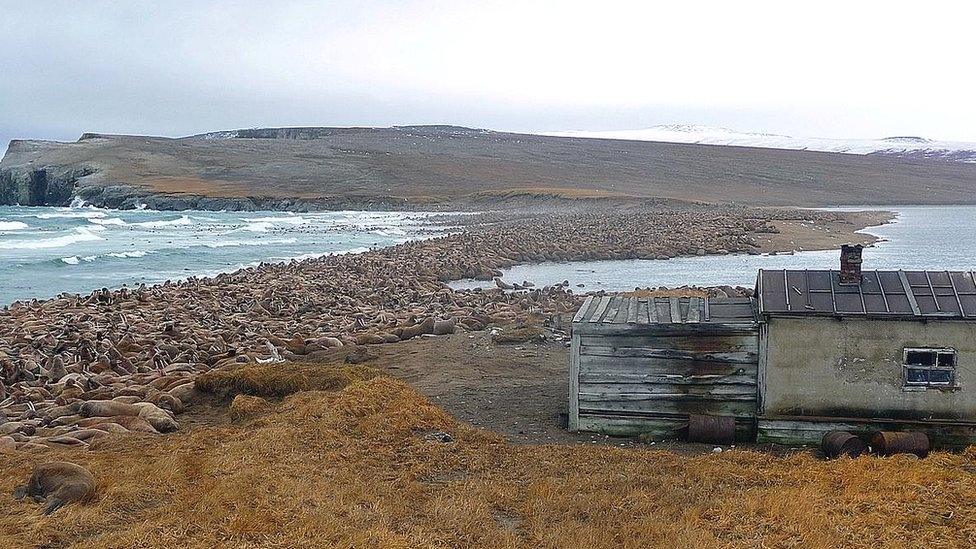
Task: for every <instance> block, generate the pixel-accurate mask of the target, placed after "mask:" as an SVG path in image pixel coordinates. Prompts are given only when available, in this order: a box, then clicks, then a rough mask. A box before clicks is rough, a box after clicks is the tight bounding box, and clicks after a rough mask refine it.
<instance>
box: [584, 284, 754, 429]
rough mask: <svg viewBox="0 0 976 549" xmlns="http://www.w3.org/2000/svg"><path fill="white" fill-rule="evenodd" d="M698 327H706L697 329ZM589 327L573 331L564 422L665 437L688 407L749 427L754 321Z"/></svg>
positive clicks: (692, 411) (679, 424) (678, 425)
mask: <svg viewBox="0 0 976 549" xmlns="http://www.w3.org/2000/svg"><path fill="white" fill-rule="evenodd" d="M673 306H680V304H678V303H670V304H669V308H670V307H673ZM692 310H697V308H695V307H693V308H692ZM639 314H640V309H639V308H638V315H639ZM668 314H671V311H668ZM703 326H708V329H707V330H697V328H699V327H703ZM589 328H590V327H589V326H586V327H584V329H582V330H579V331H578V332H577V333H574V336H573V345H572V350H571V352H572V367H571V370H572V371H571V377H572V379H571V385H572V386H573V389H572V390H573V395H572V397H573V398H571V406H570V407H571V419H570V423H571V426H574V427H575V428H578V429H581V430H593V431H599V432H605V433H610V434H626V435H633V434H641V433H648V434H650V435H652V436H661V437H666V436H674V435H676V434H677V433H678V431H679V430H680V429H681V428H682V427H684V426H685V425H686V424H687V420H688V415H689V414H715V415H723V416H733V417H735V418H736V419H737V431H738V432H739V433H738V434H739V436H741V437H742V438H749V437H751V436H752V434H753V433H754V421H755V416H756V378H757V375H758V360H759V356H758V338H757V332H756V330H755V329H754V328H750V327H744V326H732V325H730V326H725V327H724V328H725V329H724V330H723V329H722V327H721V326H717V325H706V324H702V323H697V322H696V323H693V324H683V325H682V328H683V329H681V330H675V329H674V326H673V325H671V324H660V325H646V324H645V325H643V326H640V327H634V326H630V327H629V329H627V328H628V326H627V325H619V324H610V325H605V324H604V325H603V326H601V327H600V328H601V329H600V330H592V329H589ZM603 328H617V330H616V331H614V330H609V329H603ZM621 328H624V329H621ZM658 328H660V329H658ZM621 332H622V333H621Z"/></svg>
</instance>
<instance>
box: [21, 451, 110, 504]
mask: <svg viewBox="0 0 976 549" xmlns="http://www.w3.org/2000/svg"><path fill="white" fill-rule="evenodd" d="M94 494H95V477H93V476H92V474H91V473H89V472H88V469H85V468H84V467H82V466H80V465H75V464H74V463H68V462H66V461H52V462H50V463H42V464H40V465H37V466H35V467H34V472H33V473H31V476H30V480H28V481H27V484H25V485H23V486H20V487H18V488H17V489H16V490H14V498H16V499H17V500H18V501H19V500H22V499H24V498H25V497H27V496H30V497H31V498H33V500H34V501H36V502H37V503H43V502H46V503H47V505H45V506H44V514H45V515H50V514H51V513H53V512H55V511H57V510H58V509H59V508H61V506H62V505H65V504H67V503H72V502H79V501H85V500H87V499H88V498H90V497H91V496H92V495H94Z"/></svg>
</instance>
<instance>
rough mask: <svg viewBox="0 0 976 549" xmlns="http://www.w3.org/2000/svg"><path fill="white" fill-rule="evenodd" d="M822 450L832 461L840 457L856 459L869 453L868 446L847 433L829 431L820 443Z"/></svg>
mask: <svg viewBox="0 0 976 549" xmlns="http://www.w3.org/2000/svg"><path fill="white" fill-rule="evenodd" d="M820 449H821V450H823V453H824V454H826V455H827V457H828V458H830V459H834V458H838V457H840V456H849V457H852V458H856V457H857V456H859V455H861V454H863V453H864V452H867V450H868V445H867V444H865V443H864V441H863V440H861V439H860V438H859V437H857V436H855V435H853V434H851V433H848V432H847V431H828V432H827V434H825V435H824V436H823V439H822V440H821V441H820Z"/></svg>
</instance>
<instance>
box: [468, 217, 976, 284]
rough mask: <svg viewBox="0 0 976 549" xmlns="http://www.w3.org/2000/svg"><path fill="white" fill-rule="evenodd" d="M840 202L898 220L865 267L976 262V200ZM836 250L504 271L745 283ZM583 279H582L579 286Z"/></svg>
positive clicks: (818, 261)
mask: <svg viewBox="0 0 976 549" xmlns="http://www.w3.org/2000/svg"><path fill="white" fill-rule="evenodd" d="M832 209H836V210H848V211H851V210H855V211H856V210H887V211H893V212H895V213H896V214H897V218H896V219H895V221H894V222H893V223H889V224H885V225H881V226H877V227H868V228H866V229H864V230H863V231H861V232H866V233H869V234H873V235H875V236H877V237H879V238H881V241H880V242H878V243H877V244H875V245H874V246H872V247H870V248H866V249H865V250H864V263H863V268H864V269H882V270H883V269H906V270H908V269H934V270H946V269H948V270H965V271H970V270H976V206H858V207H856V208H855V207H845V208H832ZM839 265H840V255H839V252H838V251H837V250H825V251H811V252H796V253H794V254H791V255H785V254H777V255H766V254H764V255H745V254H734V255H721V256H696V257H679V258H673V259H666V260H620V261H587V262H568V263H566V262H563V263H539V264H533V265H519V266H515V267H513V268H511V269H507V270H505V271H504V276H503V278H504V279H505V280H506V281H508V282H522V281H524V280H528V281H530V282H533V283H534V284H536V285H538V286H542V285H547V284H556V283H559V282H562V281H564V280H568V281H569V282H570V284H571V286H572V287H573V288H575V289H576V290H577V291H597V290H607V291H624V290H633V289H634V288H636V287H642V288H644V287H648V286H652V287H658V286H667V287H670V288H674V287H678V286H683V285H686V284H687V285H699V286H721V285H730V286H746V287H752V286H754V285H755V282H756V273H757V271H758V270H759V269H837V268H838V267H839ZM580 285H582V286H580ZM451 286H452V287H453V288H455V289H463V288H476V287H494V283H493V282H491V281H488V282H484V281H475V280H462V281H457V282H453V283H452V284H451Z"/></svg>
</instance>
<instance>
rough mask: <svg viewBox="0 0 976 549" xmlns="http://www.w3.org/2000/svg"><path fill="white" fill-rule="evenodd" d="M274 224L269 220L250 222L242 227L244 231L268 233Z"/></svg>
mask: <svg viewBox="0 0 976 549" xmlns="http://www.w3.org/2000/svg"><path fill="white" fill-rule="evenodd" d="M273 226H274V225H272V224H271V223H270V222H268V221H259V222H257V223H248V224H247V225H244V226H243V227H241V230H242V231H249V232H252V233H266V232H268V229H270V228H271V227H273Z"/></svg>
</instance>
